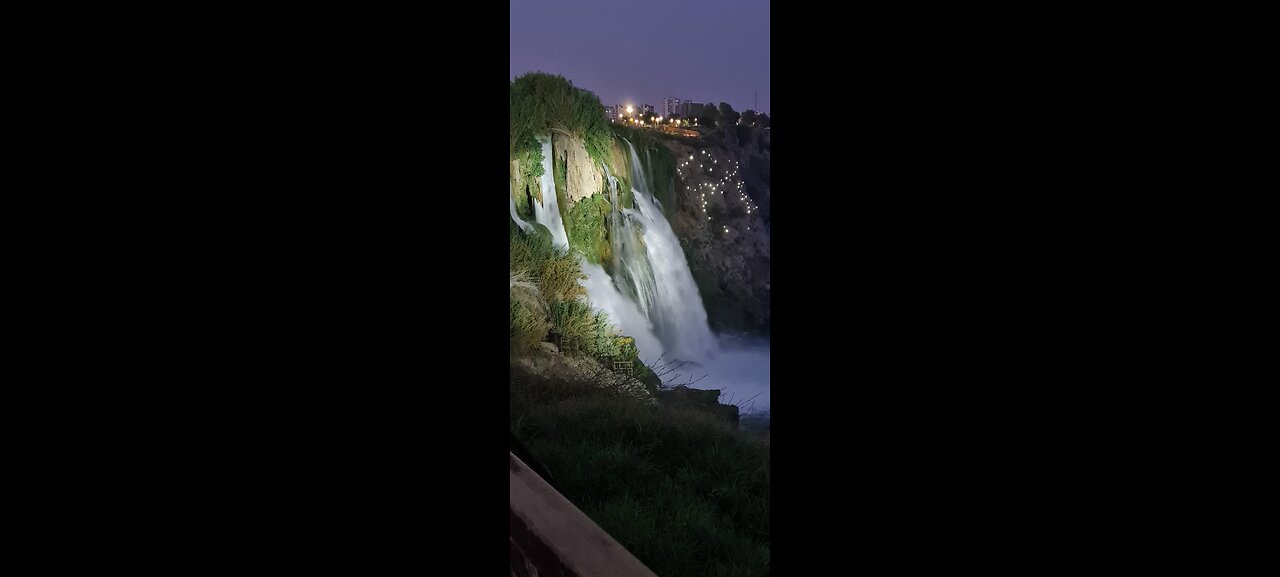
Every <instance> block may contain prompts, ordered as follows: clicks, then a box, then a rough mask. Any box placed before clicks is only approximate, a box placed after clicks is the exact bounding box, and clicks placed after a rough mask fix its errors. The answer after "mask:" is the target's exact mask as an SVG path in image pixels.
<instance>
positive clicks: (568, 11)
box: [510, 0, 770, 113]
mask: <svg viewBox="0 0 1280 577" xmlns="http://www.w3.org/2000/svg"><path fill="white" fill-rule="evenodd" d="M510 14H511V20H510V26H511V61H510V65H511V70H510V79H515V78H516V77H517V76H520V75H522V74H525V73H528V72H537V71H541V72H547V73H551V74H558V75H561V76H564V77H565V78H568V79H569V80H571V81H572V82H573V83H574V85H575V86H578V87H580V88H584V89H587V90H590V91H592V92H594V93H595V94H596V95H597V96H599V97H600V102H601V104H603V105H605V106H613V105H616V104H624V105H626V104H629V105H632V106H637V107H638V106H640V105H642V104H650V105H652V106H653V107H654V108H655V109H659V110H660V109H661V108H662V101H663V99H664V98H668V97H676V98H680V99H682V100H691V101H693V102H698V103H702V104H706V103H708V102H710V103H714V104H719V103H720V102H727V103H728V104H729V105H730V106H732V107H733V109H734V110H737V111H740V112H741V111H743V110H747V109H755V110H757V111H760V112H765V113H768V112H769V111H770V107H769V2H768V0H743V1H738V2H733V1H718V0H702V1H698V2H690V3H682V2H676V1H672V0H657V1H655V2H651V3H646V4H643V5H641V4H635V3H622V2H618V1H617V0H609V1H595V2H588V1H586V0H541V1H536V0H520V1H512V2H511V13H510ZM613 21H616V22H617V24H616V25H614V24H610V22H613ZM550 31H555V32H550ZM757 93H758V96H757ZM757 98H758V101H759V105H758V106H757V105H755V104H754V102H755V101H756V99H757Z"/></svg>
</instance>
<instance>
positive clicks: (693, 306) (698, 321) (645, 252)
mask: <svg viewBox="0 0 1280 577" xmlns="http://www.w3.org/2000/svg"><path fill="white" fill-rule="evenodd" d="M625 142H626V143H627V147H628V148H629V149H630V150H631V181H632V183H633V184H634V186H632V187H631V193H632V195H633V197H634V199H635V205H636V208H635V209H634V210H631V209H625V210H624V211H623V214H624V215H625V216H626V217H627V218H626V219H624V222H623V231H622V234H619V235H618V236H619V240H620V242H621V243H622V245H623V250H622V254H621V259H622V261H623V263H622V270H624V271H627V273H628V274H627V275H626V276H627V277H628V278H627V280H628V281H630V282H629V284H630V287H629V288H630V289H631V291H629V292H631V293H632V294H634V295H635V296H636V297H637V298H636V304H637V305H638V306H639V307H640V309H641V311H642V312H644V313H645V315H646V316H647V317H648V318H649V320H650V322H651V323H652V324H653V327H654V332H655V333H657V336H658V338H659V339H660V340H661V341H662V344H663V345H664V349H665V351H664V352H666V353H668V354H669V355H671V356H674V357H676V358H679V359H682V360H695V361H700V360H705V359H709V358H710V357H712V356H714V355H715V352H716V349H717V347H716V338H715V336H714V335H713V334H711V328H710V327H709V326H708V325H707V311H706V309H705V308H703V305H702V296H701V295H700V294H698V285H697V284H696V283H694V281H693V273H691V272H690V271H689V264H688V262H687V261H686V260H685V257H684V249H682V248H681V247H680V240H679V239H677V238H676V234H675V232H674V231H672V230H671V224H670V223H668V222H667V219H666V217H665V216H663V213H662V209H660V208H659V207H658V205H657V204H656V203H654V201H653V196H652V194H653V193H652V190H651V189H649V183H648V179H647V178H645V174H644V165H642V164H641V163H640V157H639V156H638V155H637V154H636V148H635V146H633V145H632V144H631V142H630V141H625ZM637 229H639V230H638V231H637Z"/></svg>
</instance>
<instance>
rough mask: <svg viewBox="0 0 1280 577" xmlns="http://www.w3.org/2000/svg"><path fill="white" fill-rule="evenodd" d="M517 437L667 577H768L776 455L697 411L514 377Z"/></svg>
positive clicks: (571, 494) (563, 486)
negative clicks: (771, 475)
mask: <svg viewBox="0 0 1280 577" xmlns="http://www.w3.org/2000/svg"><path fill="white" fill-rule="evenodd" d="M511 427H512V428H511V430H512V432H513V433H514V434H515V435H516V437H518V438H519V439H521V441H522V442H523V443H524V444H525V445H526V446H527V447H528V449H529V451H530V452H531V453H532V454H533V455H535V456H536V457H537V458H538V460H539V461H540V462H541V463H542V464H543V465H544V466H545V467H546V468H547V470H548V471H549V472H550V474H551V475H552V477H553V479H554V482H555V485H556V489H557V490H558V491H560V492H561V493H562V494H564V495H565V496H566V497H567V498H568V499H569V500H571V501H572V502H573V503H574V504H575V505H577V506H578V507H579V508H580V509H582V511H583V512H584V513H586V514H587V515H588V516H589V517H591V518H592V519H593V520H594V521H595V522H596V523H598V524H599V525H600V526H601V528H603V529H604V530H605V531H607V532H608V533H609V534H610V535H612V536H613V537H614V538H615V539H617V540H618V542H619V543H621V544H622V545H623V546H624V547H626V548H627V550H628V551H630V552H631V553H632V554H634V555H635V556H636V557H637V558H638V559H640V560H641V561H642V562H644V563H645V564H646V565H647V566H648V567H649V568H650V569H652V570H653V571H654V572H655V573H657V574H658V575H662V576H663V577H684V576H690V577H692V576H698V577H702V576H707V575H723V576H731V575H732V576H740V575H763V574H767V568H768V565H769V558H770V548H769V525H770V514H769V446H768V444H767V443H765V442H764V441H763V440H761V439H760V438H758V437H751V436H748V435H744V434H741V433H738V432H736V431H734V430H732V429H731V428H730V427H729V425H728V424H727V423H725V422H724V421H723V420H721V419H717V418H716V417H714V416H712V415H710V414H708V413H707V412H705V411H699V410H695V409H692V408H684V407H674V406H672V407H668V406H662V405H652V404H647V403H644V402H642V401H637V400H635V399H634V398H629V397H626V396H623V395H622V394H620V393H618V392H616V391H612V390H609V389H607V388H601V387H598V386H594V385H593V383H589V382H588V383H569V382H563V381H547V380H542V379H539V378H538V377H535V376H532V375H524V374H518V375H515V376H513V380H512V383H511Z"/></svg>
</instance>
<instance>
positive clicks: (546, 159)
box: [533, 136, 569, 250]
mask: <svg viewBox="0 0 1280 577" xmlns="http://www.w3.org/2000/svg"><path fill="white" fill-rule="evenodd" d="M538 142H541V143H542V202H538V200H537V199H533V220H535V221H537V222H538V223H539V224H541V225H543V226H545V227H547V230H549V231H551V240H552V242H554V243H555V245H556V246H558V247H560V248H562V249H564V250H569V235H568V234H565V232H564V219H562V218H561V217H560V204H559V202H558V201H557V200H556V178H555V173H553V172H551V171H552V170H553V167H554V166H555V159H553V158H552V156H551V137H550V136H545V137H539V138H538Z"/></svg>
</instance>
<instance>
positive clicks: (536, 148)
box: [511, 135, 543, 218]
mask: <svg viewBox="0 0 1280 577" xmlns="http://www.w3.org/2000/svg"><path fill="white" fill-rule="evenodd" d="M511 157H512V158H513V159H514V160H516V161H518V164H519V166H520V178H521V179H522V180H521V182H524V183H525V184H526V185H527V186H528V187H529V191H530V193H531V194H532V195H533V197H534V198H535V199H537V201H538V202H542V194H541V191H540V190H539V186H538V179H540V178H542V172H543V169H542V160H543V159H542V143H540V142H538V139H537V138H534V137H533V136H532V135H530V136H527V137H525V138H522V139H521V140H520V141H519V142H518V143H516V144H515V145H514V147H513V149H512V156H511ZM523 192H524V191H520V190H517V191H515V193H516V211H517V212H519V213H520V216H521V218H528V217H526V216H525V215H527V214H532V212H531V207H530V206H529V196H528V195H525V194H523Z"/></svg>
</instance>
